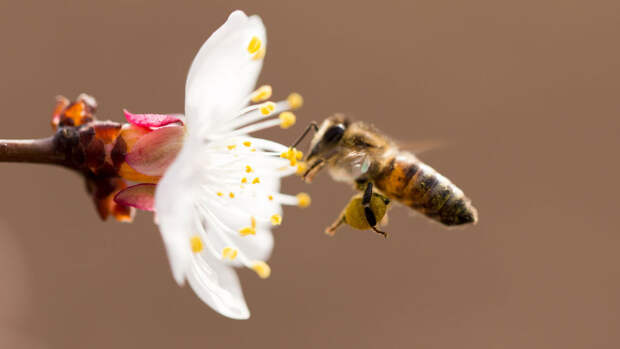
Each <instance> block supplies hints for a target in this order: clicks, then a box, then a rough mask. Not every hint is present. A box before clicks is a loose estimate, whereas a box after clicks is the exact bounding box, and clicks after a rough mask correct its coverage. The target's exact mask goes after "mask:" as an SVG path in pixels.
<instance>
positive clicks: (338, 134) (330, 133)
mask: <svg viewBox="0 0 620 349" xmlns="http://www.w3.org/2000/svg"><path fill="white" fill-rule="evenodd" d="M343 134H344V125H341V124H339V125H336V126H332V127H330V128H328V129H327V131H325V135H324V136H323V140H324V141H325V143H336V142H338V141H339V140H340V138H342V135H343Z"/></svg>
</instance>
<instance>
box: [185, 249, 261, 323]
mask: <svg viewBox="0 0 620 349" xmlns="http://www.w3.org/2000/svg"><path fill="white" fill-rule="evenodd" d="M187 281H188V282H189V285H190V286H191V287H192V289H193V290H194V292H196V295H198V297H200V299H201V300H202V301H203V302H205V303H206V304H207V305H209V306H210V307H211V308H213V310H215V311H217V312H218V313H220V314H222V315H224V316H227V317H229V318H232V319H239V320H242V319H247V318H249V317H250V311H249V310H248V307H247V305H246V303H245V299H244V298H243V292H242V291H241V286H240V285H239V279H238V278H237V273H236V272H235V271H234V269H233V268H232V267H229V266H227V265H225V264H223V263H222V262H220V261H218V260H216V259H215V258H213V257H212V256H211V255H210V254H209V253H202V254H201V255H200V256H195V257H194V258H192V264H191V266H190V270H189V272H188V274H187Z"/></svg>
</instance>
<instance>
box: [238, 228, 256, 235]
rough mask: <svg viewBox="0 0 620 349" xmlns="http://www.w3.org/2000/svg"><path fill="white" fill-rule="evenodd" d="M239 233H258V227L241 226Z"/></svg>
mask: <svg viewBox="0 0 620 349" xmlns="http://www.w3.org/2000/svg"><path fill="white" fill-rule="evenodd" d="M239 234H241V236H248V235H256V229H255V228H252V227H245V228H241V229H240V230H239Z"/></svg>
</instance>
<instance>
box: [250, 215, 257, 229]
mask: <svg viewBox="0 0 620 349" xmlns="http://www.w3.org/2000/svg"><path fill="white" fill-rule="evenodd" d="M250 222H251V223H252V229H256V218H254V216H252V217H250Z"/></svg>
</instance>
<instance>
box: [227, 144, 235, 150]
mask: <svg viewBox="0 0 620 349" xmlns="http://www.w3.org/2000/svg"><path fill="white" fill-rule="evenodd" d="M235 147H236V145H234V144H231V145H227V146H226V148H228V150H233V149H235Z"/></svg>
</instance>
